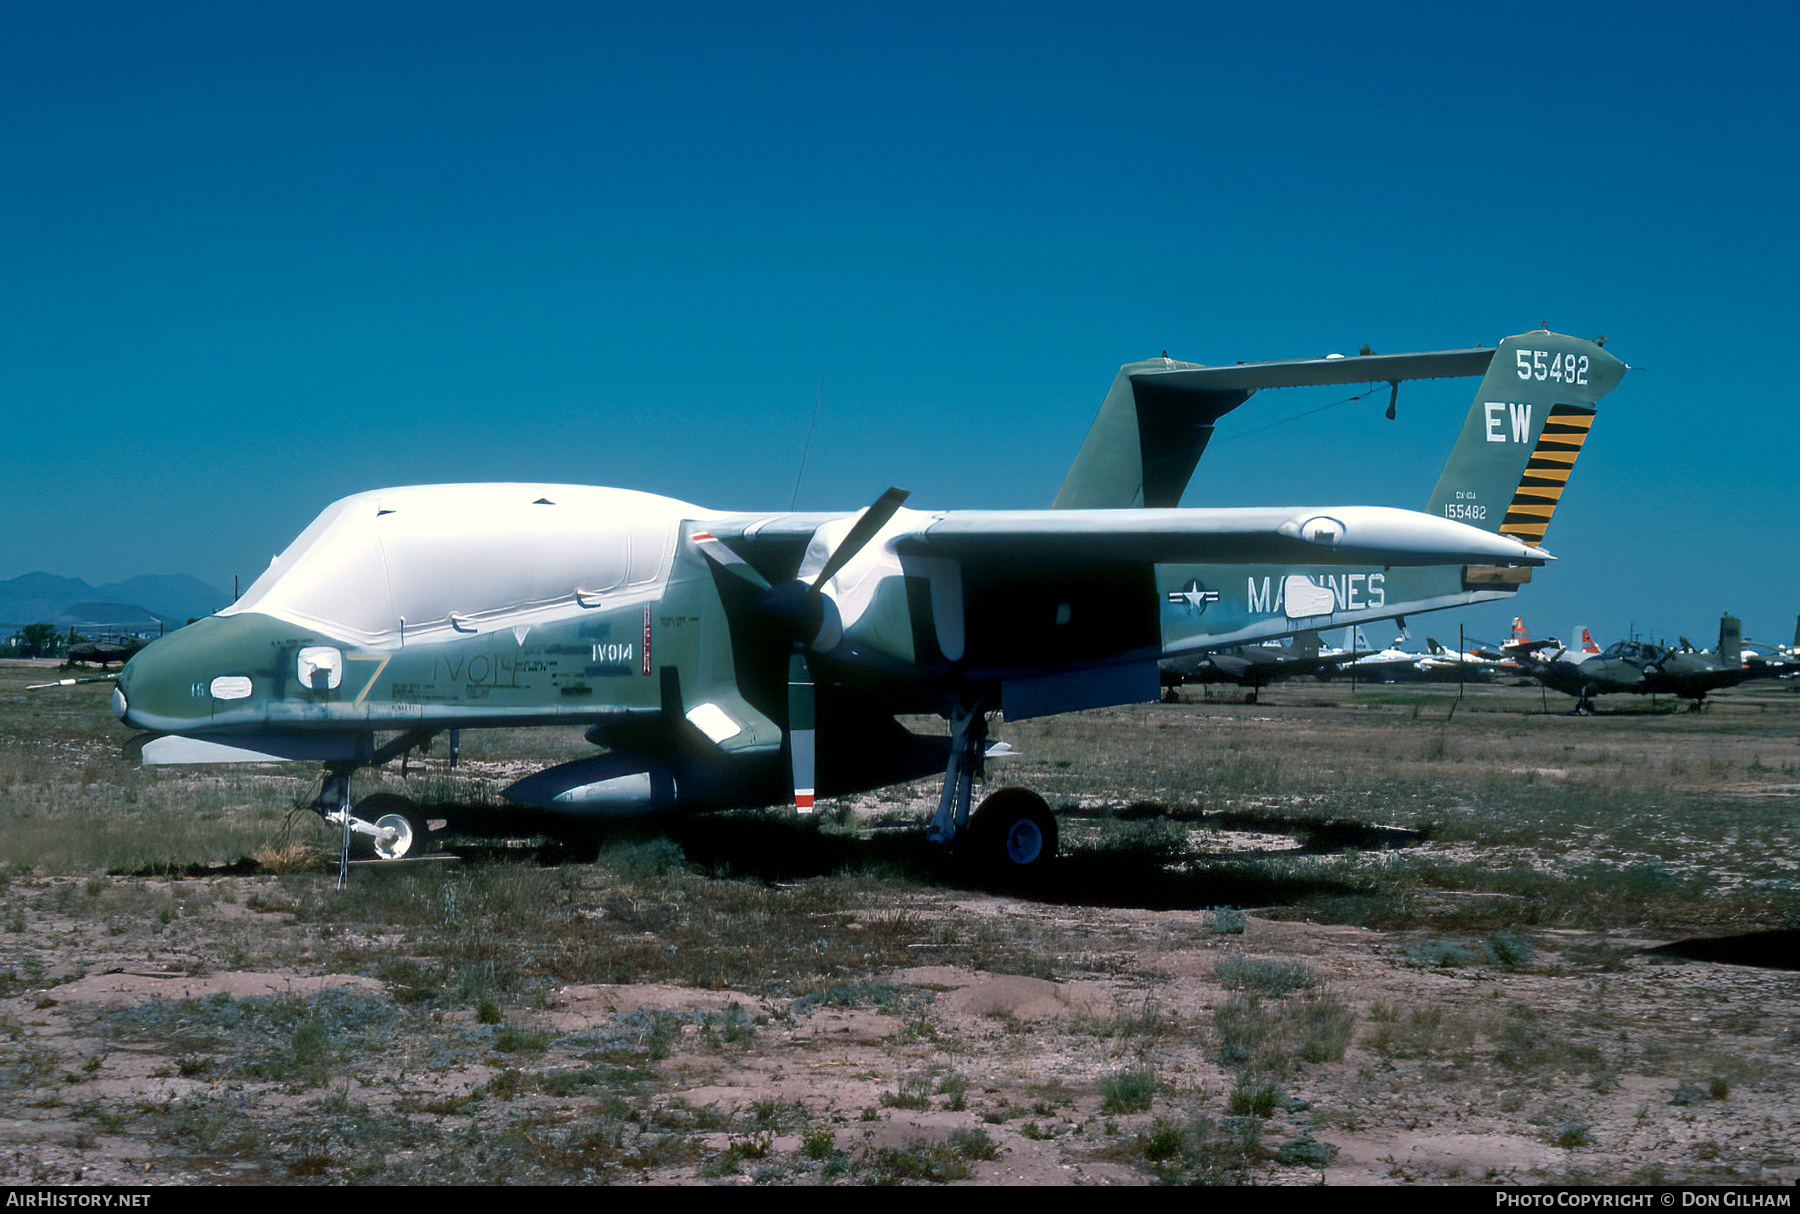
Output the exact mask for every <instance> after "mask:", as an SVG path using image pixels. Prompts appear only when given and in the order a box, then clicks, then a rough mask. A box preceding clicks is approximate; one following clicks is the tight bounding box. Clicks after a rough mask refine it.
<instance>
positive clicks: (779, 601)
mask: <svg viewBox="0 0 1800 1214" xmlns="http://www.w3.org/2000/svg"><path fill="white" fill-rule="evenodd" d="M1602 340H1603V339H1602ZM1626 370H1627V368H1626V366H1625V364H1624V363H1622V362H1620V361H1619V360H1618V359H1616V358H1614V357H1612V356H1611V355H1609V354H1607V353H1606V352H1605V351H1604V350H1603V349H1601V348H1600V345H1599V344H1598V343H1597V342H1589V341H1583V340H1580V339H1577V338H1572V337H1566V336H1562V335H1559V334H1554V333H1551V332H1548V331H1547V330H1545V331H1538V332H1533V333H1527V334H1525V335H1523V336H1520V337H1511V338H1507V339H1506V340H1505V341H1503V342H1502V343H1501V344H1500V346H1499V348H1498V349H1486V348H1480V347H1477V348H1475V349H1465V350H1448V351H1438V352H1435V353H1426V354H1399V355H1363V356H1356V357H1349V358H1344V357H1339V356H1335V355H1334V356H1330V357H1326V358H1318V359H1301V360H1290V361H1283V362H1267V363H1250V364H1239V365H1236V366H1224V367H1203V366H1200V365H1198V364H1192V363H1181V362H1175V361H1173V360H1170V359H1167V358H1166V357H1165V358H1162V359H1152V360H1149V361H1147V362H1141V363H1131V364H1127V365H1126V366H1125V367H1123V368H1121V369H1120V371H1119V374H1118V377H1117V379H1115V381H1114V384H1113V387H1112V390H1111V391H1110V392H1109V394H1108V395H1107V397H1106V400H1105V401H1104V403H1103V404H1102V406H1101V409H1100V412H1099V414H1098V416H1097V417H1096V419H1095V422H1094V425H1093V428H1092V430H1091V431H1090V433H1089V435H1088V438H1087V440H1086V442H1085V444H1084V446H1083V447H1082V450H1081V452H1080V454H1079V455H1078V456H1077V458H1076V461H1075V463H1074V465H1073V466H1072V468H1071V470H1070V472H1069V475H1068V479H1067V480H1066V481H1065V483H1064V485H1063V489H1062V492H1061V493H1060V494H1059V495H1058V498H1057V501H1056V506H1055V507H1053V508H1052V509H1049V510H1035V511H1034V510H1011V511H986V510H959V511H948V512H938V511H926V510H914V509H908V508H905V507H904V506H903V504H902V503H903V502H904V501H905V499H906V496H907V495H906V494H905V492H903V491H901V490H897V489H893V490H889V491H888V492H887V493H885V494H883V495H882V496H881V497H880V498H879V499H878V500H877V501H876V502H875V503H874V504H873V505H871V506H869V507H868V508H866V509H864V510H862V511H860V512H856V513H845V514H814V513H779V512H749V513H739V512H719V511H716V510H711V509H706V508H703V507H700V506H695V505H690V504H688V503H686V502H680V501H674V500H671V499H669V498H665V497H657V496H654V495H651V494H648V493H640V492H634V491H630V490H624V489H602V488H591V487H584V486H576V485H549V484H479V485H424V486H415V487H410V488H395V489H380V490H375V491H372V492H367V493H359V494H356V495H355V496H352V497H347V498H345V499H343V500H342V501H339V502H337V503H335V504H333V505H331V506H330V507H328V508H327V509H326V510H325V512H324V513H323V514H321V515H320V516H319V517H318V518H317V519H316V520H315V521H314V522H313V523H312V525H311V526H309V527H308V528H307V529H306V530H305V531H304V532H303V533H302V534H301V535H300V537H299V539H297V540H296V541H295V542H294V543H293V544H292V545H291V546H289V548H288V549H287V550H286V551H285V552H284V553H282V555H281V556H279V557H277V558H276V559H275V561H274V562H273V563H272V564H271V565H270V567H269V569H268V571H267V572H265V573H264V574H263V575H262V577H260V578H259V579H258V580H257V581H256V583H255V584H254V585H252V586H251V587H250V589H249V591H248V592H247V593H246V594H245V595H244V596H243V598H242V599H240V600H239V601H238V602H236V603H234V604H233V605H232V606H231V607H229V608H227V609H225V610H224V611H221V612H219V613H218V614H217V615H215V616H211V617H209V618H207V619H204V620H200V621H198V622H197V623H194V624H190V625H189V626H187V627H186V628H183V629H181V630H180V631H178V632H175V633H173V634H171V635H169V636H167V637H164V638H163V639H161V640H159V641H157V642H156V643H154V644H153V645H151V646H149V647H148V648H147V649H145V650H144V651H143V652H141V653H139V654H138V655H137V656H136V657H134V658H133V659H132V660H131V662H130V664H129V665H127V666H126V667H125V669H124V671H123V672H122V673H121V675H120V677H119V681H118V686H117V688H116V690H115V694H114V709H115V711H116V712H117V714H118V715H119V717H120V718H121V719H122V720H124V721H125V722H126V723H127V724H129V725H131V726H134V727H137V728H139V729H143V730H148V731H153V732H154V733H157V734H161V735H165V736H161V737H157V738H154V739H153V740H151V741H149V742H148V743H147V744H146V745H145V746H144V747H143V752H142V753H143V757H144V760H145V761H146V762H150V763H162V762H221V761H222V762H230V761H244V760H265V759H268V758H279V759H292V760H304V761H315V762H320V763H322V764H323V765H324V769H325V781H324V785H323V787H322V789H321V792H320V794H319V797H318V800H317V802H316V803H315V804H316V806H317V808H318V809H319V810H320V812H321V813H323V814H325V815H326V816H327V817H328V818H330V819H331V820H333V821H336V822H338V823H341V824H342V825H343V827H344V839H345V847H346V852H347V850H348V841H349V838H350V834H351V832H355V833H358V834H361V835H366V836H368V837H370V838H371V839H372V840H373V841H374V844H375V849H376V852H377V854H378V855H380V856H383V857H399V856H403V855H405V854H407V853H408V852H409V851H410V850H412V849H414V848H416V847H417V846H418V844H419V842H420V838H421V836H420V832H421V830H422V829H423V827H422V825H421V821H420V816H419V815H418V814H417V812H416V810H414V809H412V808H411V807H409V806H407V805H406V804H405V803H404V802H402V803H401V804H399V805H396V804H395V800H396V799H395V798H393V797H392V796H391V795H387V794H380V795H379V796H380V801H379V808H378V809H377V808H374V807H369V808H364V807H361V806H359V807H357V809H355V810H353V809H352V806H351V800H350V779H351V775H352V773H354V772H356V771H357V770H359V769H361V768H363V767H365V766H368V765H371V764H381V763H385V762H387V761H389V760H392V759H395V758H398V757H401V756H403V755H405V754H406V753H408V752H409V751H411V750H413V749H414V748H417V747H421V746H424V745H425V744H427V743H428V742H429V741H430V740H431V739H432V737H433V736H434V735H436V734H438V733H440V732H442V731H445V730H460V729H470V728H481V727H503V726H522V725H545V726H570V725H574V726H585V727H587V733H586V736H587V738H588V740H589V741H591V742H593V743H594V744H596V745H598V746H601V747H604V748H605V752H604V753H602V754H598V755H596V756H594V757H591V758H584V759H579V760H576V761H574V762H569V763H564V764H561V765H560V766H556V767H551V768H549V769H547V770H544V771H540V772H537V773H536V774H534V775H531V776H528V777H527V778H525V779H523V780H520V781H519V782H518V783H516V784H514V785H513V786H512V787H511V788H509V789H508V790H507V791H506V795H507V797H508V798H509V799H510V800H512V801H514V802H515V803H519V804H522V805H526V806H532V807H536V808H538V809H540V810H546V811H549V812H551V813H555V814H565V815H569V816H571V817H573V818H577V819H581V818H587V819H591V818H596V817H600V818H604V817H618V816H626V815H634V814H643V813H649V812H652V811H658V810H707V809H724V808H736V807H758V806H766V805H771V804H775V803H778V802H782V801H785V800H787V799H788V798H789V797H790V796H791V798H792V801H793V804H795V805H796V806H797V807H798V808H799V809H800V810H802V811H806V810H809V809H810V807H811V805H812V802H813V798H814V795H815V793H818V794H823V795H826V796H835V795H843V794H847V793H850V792H853V791H858V790H865V789H870V788H875V787H880V786H882V785H886V784H891V783H896V782H899V781H903V780H908V779H915V778H918V777H920V776H923V775H926V774H929V773H931V772H933V771H942V772H943V787H942V792H941V794H940V797H939V803H938V809H937V812H936V815H935V817H934V818H933V819H932V822H931V825H930V832H929V833H930V837H931V838H932V839H933V840H935V841H937V842H940V843H949V842H950V841H951V840H953V839H960V840H963V841H964V842H965V843H966V844H968V845H970V846H973V847H975V848H977V849H978V854H984V855H985V856H987V857H989V858H991V859H992V860H993V861H994V862H995V863H996V864H997V865H999V866H1001V867H1002V868H1003V869H1004V870H1009V871H1026V870H1031V869H1034V868H1035V867H1037V866H1040V865H1042V864H1044V863H1045V862H1046V861H1047V860H1049V858H1050V857H1051V856H1052V855H1053V854H1054V853H1055V850H1056V835H1057V831H1056V822H1055V819H1054V818H1053V817H1052V816H1051V814H1050V813H1049V811H1048V809H1047V807H1046V806H1045V804H1044V802H1043V800H1042V799H1041V798H1039V797H1037V796H1036V795H1035V794H1032V793H1030V792H1028V791H1026V790H1022V789H1004V790H1001V791H999V792H997V793H995V794H994V795H992V796H990V797H988V798H987V800H985V801H984V802H983V804H982V806H981V808H980V809H979V810H978V811H976V812H975V813H974V814H973V815H971V801H972V791H971V790H972V781H973V780H974V779H975V777H977V776H978V775H980V774H981V771H982V764H983V758H984V756H985V755H986V753H987V749H986V739H987V733H988V717H989V714H990V713H992V712H995V711H1001V712H1004V714H1005V715H1006V717H1007V718H1008V719H1009V720H1018V719H1022V718H1029V717H1034V716H1041V715H1046V714H1052V713H1062V712H1071V711H1075V710H1079V709H1085V708H1093V707H1100V706H1105V705H1113V704H1125V703H1134V702H1148V701H1154V700H1155V699H1156V698H1157V696H1158V691H1159V678H1158V662H1159V661H1161V660H1163V659H1166V658H1171V657H1180V656H1182V655H1186V654H1194V653H1200V652H1203V651H1207V650H1217V649H1223V648H1227V647H1230V646H1237V645H1244V644H1251V643H1255V642H1259V641H1265V640H1269V639H1272V638H1276V637H1281V636H1287V635H1292V634H1294V633H1298V632H1302V631H1309V630H1317V629H1321V628H1331V627H1344V626H1347V625H1355V624H1361V623H1367V622H1369V621H1372V620H1379V619H1386V618H1392V617H1395V616H1400V615H1403V614H1409V613H1411V612H1416V611H1429V610H1435V609H1439V608H1445V607H1455V606H1462V605H1465V604H1470V603H1477V602H1483V601H1488V600H1492V599H1498V598H1503V597H1506V596H1509V595H1511V594H1513V593H1514V592H1515V591H1516V590H1517V588H1518V587H1519V586H1520V585H1521V584H1523V583H1525V582H1526V581H1528V580H1529V579H1530V576H1531V570H1532V568H1533V567H1535V566H1538V565H1542V564H1543V563H1545V562H1546V561H1548V560H1550V559H1551V558H1550V556H1549V554H1548V553H1546V552H1544V551H1543V550H1542V549H1541V548H1540V547H1538V542H1539V540H1541V538H1542V536H1543V532H1544V526H1545V525H1546V524H1547V523H1548V522H1549V518H1550V514H1551V511H1552V510H1553V509H1554V507H1555V505H1556V502H1557V499H1558V497H1559V496H1560V494H1561V492H1562V486H1563V482H1564V481H1565V480H1566V478H1567V476H1568V472H1569V468H1570V465H1572V464H1573V463H1574V460H1575V456H1576V454H1577V453H1578V452H1579V451H1580V449H1581V444H1582V441H1583V439H1584V438H1585V437H1586V434H1587V428H1588V424H1589V422H1590V421H1591V420H1592V418H1593V416H1594V406H1595V403H1596V402H1597V401H1598V400H1599V399H1600V397H1602V396H1604V395H1605V394H1606V393H1607V392H1608V391H1610V390H1611V389H1612V388H1613V387H1614V386H1615V385H1616V384H1617V383H1618V382H1619V380H1620V378H1621V377H1622V376H1623V375H1624V373H1625V371H1626ZM1475 375H1482V376H1483V377H1484V378H1483V379H1482V381H1481V385H1480V389H1479V391H1478V392H1477V394H1476V397H1475V402H1474V405H1473V407H1472V408H1471V409H1470V411H1469V414H1468V417H1467V420H1466V421H1465V422H1464V425H1463V428H1462V434H1461V437H1460V438H1459V439H1458V440H1457V443H1456V445H1455V447H1454V448H1453V450H1452V452H1451V456H1450V461H1449V463H1448V465H1447V466H1446V467H1445V469H1444V472H1443V475H1442V477H1441V478H1440V480H1439V482H1438V485H1437V488H1436V490H1435V491H1434V492H1433V494H1432V496H1431V499H1430V501H1429V503H1428V504H1427V507H1426V510H1425V511H1424V512H1422V513H1421V512H1417V511H1410V510H1401V509H1395V508H1391V507H1386V506H1279V507H1271V508H1229V509H1180V508H1178V507H1177V505H1176V502H1177V501H1178V499H1179V498H1180V496H1181V493H1182V491H1183V490H1184V489H1185V487H1186V485H1187V481H1188V478H1189V477H1190V475H1191V474H1192V472H1193V469H1194V466H1195V464H1196V463H1197V461H1198V459H1199V457H1200V453H1201V451H1202V449H1203V448H1204V446H1205V444H1206V441H1207V439H1208V437H1209V436H1210V435H1211V433H1212V429H1213V426H1214V424H1215V423H1216V422H1217V420H1218V418H1219V417H1221V416H1223V415H1224V414H1225V413H1226V412H1228V411H1230V410H1231V409H1233V408H1235V407H1236V406H1237V405H1239V404H1241V403H1243V401H1245V400H1247V399H1248V398H1249V397H1250V396H1251V394H1252V393H1254V392H1256V391H1257V390H1259V389H1261V388H1267V387H1284V386H1302V385H1315V384H1361V383H1373V384H1379V383H1384V382H1385V383H1391V384H1393V385H1394V391H1395V393H1398V390H1399V383H1400V381H1402V380H1408V379H1425V378H1440V377H1449V376H1475ZM916 713H932V714H937V715H939V716H942V717H944V718H945V719H947V720H948V722H949V724H950V731H949V736H948V737H947V738H945V737H936V738H932V737H924V736H919V735H915V734H913V733H911V732H909V731H908V730H906V729H905V728H903V727H902V726H901V725H900V723H899V722H898V721H897V720H896V717H897V715H899V714H916ZM370 817H374V818H375V819H376V820H375V821H369V820H368V819H369V818H370Z"/></svg>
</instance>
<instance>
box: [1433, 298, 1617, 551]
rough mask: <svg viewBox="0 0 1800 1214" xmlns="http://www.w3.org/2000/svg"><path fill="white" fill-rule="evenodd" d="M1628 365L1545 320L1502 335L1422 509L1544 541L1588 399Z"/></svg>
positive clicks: (1590, 406) (1584, 425)
mask: <svg viewBox="0 0 1800 1214" xmlns="http://www.w3.org/2000/svg"><path fill="white" fill-rule="evenodd" d="M1626 370H1627V368H1626V366H1625V364H1624V363H1622V362H1620V361H1619V360H1618V359H1616V358H1614V357H1613V356H1612V355H1610V354H1608V353H1607V352H1606V351H1605V350H1602V349H1601V348H1600V346H1599V344H1598V343H1597V342H1591V341H1583V340H1582V339H1581V338H1578V337H1567V336H1565V335H1563V334H1561V333H1552V332H1550V331H1549V330H1547V329H1540V330H1538V331H1537V332H1535V333H1525V334H1521V335H1520V336H1518V337H1509V338H1507V339H1506V340H1505V341H1503V342H1501V343H1500V348H1499V349H1498V350H1496V351H1495V353H1494V360H1493V362H1492V363H1490V364H1489V366H1488V370H1487V374H1486V375H1485V376H1483V377H1482V380H1481V387H1480V388H1479V389H1477V390H1476V393H1475V403H1474V404H1473V405H1472V406H1470V408H1469V415H1468V417H1467V418H1466V419H1465V420H1464V422H1463V428H1462V434H1461V435H1460V436H1459V437H1458V438H1457V440H1456V446H1455V447H1454V448H1453V449H1452V450H1451V452H1450V460H1449V462H1448V463H1447V464H1445V466H1444V472H1443V475H1442V476H1440V477H1439V478H1438V483H1437V488H1436V489H1434V490H1433V491H1432V494H1431V498H1430V501H1429V503H1428V504H1427V505H1426V507H1425V510H1426V513H1427V514H1435V515H1439V516H1441V517H1443V518H1453V519H1456V520H1457V521H1459V522H1464V523H1468V524H1470V525H1472V526H1475V527H1480V528H1482V529H1483V530H1486V531H1494V532H1498V533H1500V534H1501V535H1510V536H1513V537H1514V538H1516V539H1520V540H1523V541H1525V542H1526V543H1528V544H1540V543H1542V542H1543V539H1544V529H1545V528H1546V527H1548V526H1549V525H1550V516H1551V514H1553V513H1554V512H1555V510H1556V504H1557V502H1558V501H1560V500H1561V498H1562V492H1563V487H1564V485H1566V484H1567V483H1568V479H1569V473H1570V471H1571V470H1572V469H1573V468H1574V466H1575V458H1576V457H1577V456H1578V455H1580V454H1581V446H1582V444H1583V443H1584V442H1585V441H1586V440H1587V433H1588V426H1589V425H1590V424H1592V422H1593V420H1594V412H1595V410H1594V406H1595V404H1596V402H1598V401H1599V399H1600V398H1601V397H1602V396H1605V395H1606V394H1607V393H1608V392H1610V391H1612V390H1613V388H1615V387H1617V386H1618V383H1619V380H1620V379H1622V378H1624V375H1625V372H1626Z"/></svg>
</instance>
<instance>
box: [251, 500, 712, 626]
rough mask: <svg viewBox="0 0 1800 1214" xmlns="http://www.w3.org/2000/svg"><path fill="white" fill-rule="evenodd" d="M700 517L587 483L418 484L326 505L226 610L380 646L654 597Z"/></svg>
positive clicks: (671, 503)
mask: <svg viewBox="0 0 1800 1214" xmlns="http://www.w3.org/2000/svg"><path fill="white" fill-rule="evenodd" d="M706 513H707V512H705V511H701V510H700V509H699V508H697V507H695V506H692V505H689V504H688V503H686V502H680V501H676V500H675V499H673V498H667V497H658V496H656V495H655V494H650V493H638V492H636V491H634V490H630V489H603V488H596V487H592V486H587V485H531V484H473V485H413V486H408V487H406V488H399V489H376V490H372V491H370V492H368V493H358V494H356V495H354V496H352V497H346V498H344V499H342V500H341V501H337V502H334V503H332V504H331V505H330V506H328V507H327V508H326V509H325V512H324V513H323V514H321V515H319V517H318V518H316V519H314V520H313V522H312V525H311V526H309V527H308V528H307V529H306V530H305V531H303V532H301V534H300V538H299V539H297V540H295V541H294V542H293V543H292V544H291V545H289V546H288V549H287V551H286V552H283V553H282V554H281V555H280V556H278V557H276V558H275V559H274V560H273V561H272V562H270V564H269V568H268V569H267V570H266V571H265V572H264V573H263V575H262V576H261V577H259V578H257V579H256V582H255V584H253V585H252V586H251V587H250V589H249V591H248V592H247V593H246V594H245V595H244V597H243V598H241V599H239V600H238V601H237V602H236V603H234V604H232V605H231V606H230V607H227V608H226V609H225V610H224V611H221V612H220V613H219V614H220V615H238V614H242V613H245V612H258V613H261V614H263V615H270V616H275V617H277V618H279V619H283V620H287V621H288V622H290V623H293V624H297V625H300V626H301V627H305V628H317V629H318V630H320V631H321V632H325V633H329V634H330V635H332V636H334V637H337V638H338V639H340V640H344V641H354V642H356V643H358V644H361V645H365V646H371V647H376V648H386V647H392V646H396V645H401V644H418V643H429V642H431V641H447V640H452V639H455V638H456V637H458V636H467V635H469V634H471V633H480V632H491V631H494V630H496V629H499V628H505V627H518V626H520V625H527V624H534V623H541V622H544V621H547V620H551V619H556V618H560V617H563V616H570V615H577V614H580V613H581V612H582V611H584V610H588V609H592V608H594V607H598V606H601V605H603V604H604V605H608V606H610V605H612V604H613V603H615V602H617V601H618V600H619V599H620V598H623V597H636V596H638V595H640V594H644V595H651V596H653V595H655V594H656V593H658V588H659V587H660V586H661V584H662V583H663V582H665V581H666V580H667V578H668V574H669V566H670V562H671V561H672V560H673V558H674V553H675V548H676V545H677V544H678V543H679V542H680V534H681V524H682V522H683V520H686V519H693V518H697V517H703V516H704V515H705V514H706Z"/></svg>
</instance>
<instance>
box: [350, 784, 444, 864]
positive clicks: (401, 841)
mask: <svg viewBox="0 0 1800 1214" xmlns="http://www.w3.org/2000/svg"><path fill="white" fill-rule="evenodd" d="M350 812H351V814H353V815H354V816H356V817H358V818H361V819H362V820H363V821H364V822H369V823H372V824H373V825H375V826H378V827H383V828H388V829H392V830H393V831H394V832H395V837H394V838H393V839H392V840H388V841H381V840H373V839H371V840H369V842H368V844H367V846H368V847H369V848H370V849H371V850H373V851H374V853H375V856H376V858H377V859H381V860H403V859H405V858H407V857H408V856H418V855H421V854H423V853H424V851H425V845H426V842H427V833H428V828H427V826H426V823H425V815H424V814H423V813H421V812H420V811H419V807H418V806H417V805H414V804H413V803H412V802H411V801H408V800H407V799H406V798H405V797H402V796H400V795H398V794H397V793H391V792H378V793H372V794H370V795H369V796H366V797H364V798H363V799H362V800H360V801H358V802H357V803H356V807H355V808H354V809H352V810H351V811H350ZM363 837H364V838H366V837H367V836H363Z"/></svg>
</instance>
